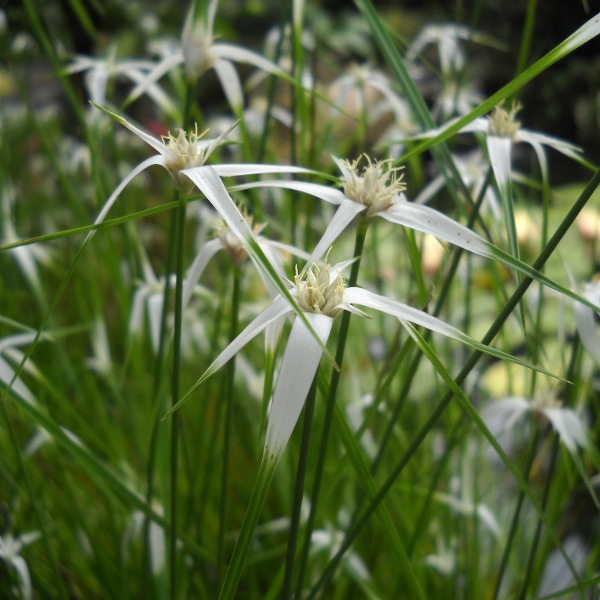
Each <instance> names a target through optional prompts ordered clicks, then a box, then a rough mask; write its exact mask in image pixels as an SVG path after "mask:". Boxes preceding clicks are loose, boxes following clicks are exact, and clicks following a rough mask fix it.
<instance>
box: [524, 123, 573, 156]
mask: <svg viewBox="0 0 600 600" xmlns="http://www.w3.org/2000/svg"><path fill="white" fill-rule="evenodd" d="M516 139H517V140H518V141H520V142H527V143H528V144H531V145H533V144H534V143H536V142H537V143H538V144H542V145H544V146H548V147H549V148H554V150H556V151H557V152H560V153H561V154H564V155H565V156H568V157H569V158H572V159H573V160H577V161H580V160H581V159H582V158H583V157H582V154H581V152H582V150H581V148H580V147H579V146H576V145H575V144H571V143H570V142H567V141H565V140H561V139H560V138H556V137H553V136H551V135H546V134H545V133H539V132H537V131H529V130H528V129H519V131H517V138H516Z"/></svg>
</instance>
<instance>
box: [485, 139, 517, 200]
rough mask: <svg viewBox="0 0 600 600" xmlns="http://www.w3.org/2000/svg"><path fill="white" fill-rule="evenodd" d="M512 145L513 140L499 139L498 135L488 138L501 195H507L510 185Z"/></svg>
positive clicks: (489, 150) (491, 159)
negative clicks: (506, 191)
mask: <svg viewBox="0 0 600 600" xmlns="http://www.w3.org/2000/svg"><path fill="white" fill-rule="evenodd" d="M512 145H513V141H512V139H511V138H508V137H499V136H497V135H488V136H487V148H488V153H489V155H490V162H491V164H492V169H493V171H494V177H496V181H497V182H498V187H499V188H500V194H501V195H504V194H505V190H506V189H507V186H508V184H509V183H510V165H511V150H512Z"/></svg>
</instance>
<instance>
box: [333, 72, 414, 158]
mask: <svg viewBox="0 0 600 600" xmlns="http://www.w3.org/2000/svg"><path fill="white" fill-rule="evenodd" d="M327 98H328V99H329V100H330V101H331V102H333V106H332V107H331V108H330V109H329V116H330V118H331V119H330V120H331V126H332V128H333V131H335V132H337V133H338V135H341V136H343V137H344V138H348V135H349V132H351V131H355V130H356V129H357V128H358V127H359V126H360V123H361V122H362V121H365V123H364V125H365V126H367V127H368V128H369V131H371V130H381V129H382V127H383V126H385V125H386V124H387V122H388V121H389V120H390V119H391V120H392V123H391V124H390V125H389V126H387V128H386V129H385V133H383V134H382V135H381V137H379V139H374V140H373V141H374V143H375V145H377V146H379V145H384V144H387V143H388V142H389V143H393V141H394V140H398V139H401V138H406V136H408V135H411V134H413V133H415V132H416V131H417V127H416V125H415V120H414V118H413V116H412V111H411V108H410V105H409V103H408V101H407V100H406V99H405V98H403V97H402V96H401V95H400V94H398V92H397V91H396V89H395V88H394V85H393V83H392V82H391V81H390V79H389V78H388V77H387V76H386V75H384V74H383V73H381V72H380V71H377V70H376V69H374V68H373V67H372V66H371V65H350V66H349V67H348V69H347V72H346V73H345V74H344V75H342V76H340V77H338V78H337V79H335V80H334V81H333V82H332V83H331V84H330V85H329V87H328V90H327ZM402 148H403V146H402V145H400V144H397V143H394V152H395V153H397V154H400V152H401V151H402Z"/></svg>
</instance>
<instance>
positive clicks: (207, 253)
mask: <svg viewBox="0 0 600 600" xmlns="http://www.w3.org/2000/svg"><path fill="white" fill-rule="evenodd" d="M222 248H223V244H222V243H221V240H219V239H218V238H215V239H212V240H208V241H207V242H205V243H204V244H203V245H202V249H201V250H200V252H199V253H198V255H197V256H196V258H195V259H194V262H192V265H191V266H190V268H189V270H188V272H187V275H186V277H185V281H184V282H183V300H182V306H183V308H185V307H186V306H187V305H188V303H189V301H190V298H191V297H192V294H193V293H194V288H195V287H196V284H197V283H198V280H199V279H200V277H202V273H203V272H204V269H205V268H206V265H207V264H208V263H209V262H210V260H211V258H212V257H213V256H214V255H215V254H216V253H217V252H218V251H219V250H222Z"/></svg>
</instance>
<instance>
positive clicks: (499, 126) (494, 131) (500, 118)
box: [489, 102, 523, 139]
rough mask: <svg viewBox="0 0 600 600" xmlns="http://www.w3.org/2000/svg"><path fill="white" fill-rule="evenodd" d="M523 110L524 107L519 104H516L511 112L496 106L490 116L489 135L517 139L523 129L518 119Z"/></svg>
mask: <svg viewBox="0 0 600 600" xmlns="http://www.w3.org/2000/svg"><path fill="white" fill-rule="evenodd" d="M521 108H523V106H522V105H521V103H519V102H517V103H516V104H514V105H513V106H512V108H511V109H510V110H504V108H502V106H496V108H494V110H493V111H492V114H491V115H490V116H489V134H490V135H495V136H496V137H506V138H511V139H513V138H515V137H516V136H517V132H518V131H519V129H520V127H521V123H520V122H519V121H517V119H516V116H517V113H518V112H519V111H520V110H521Z"/></svg>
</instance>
